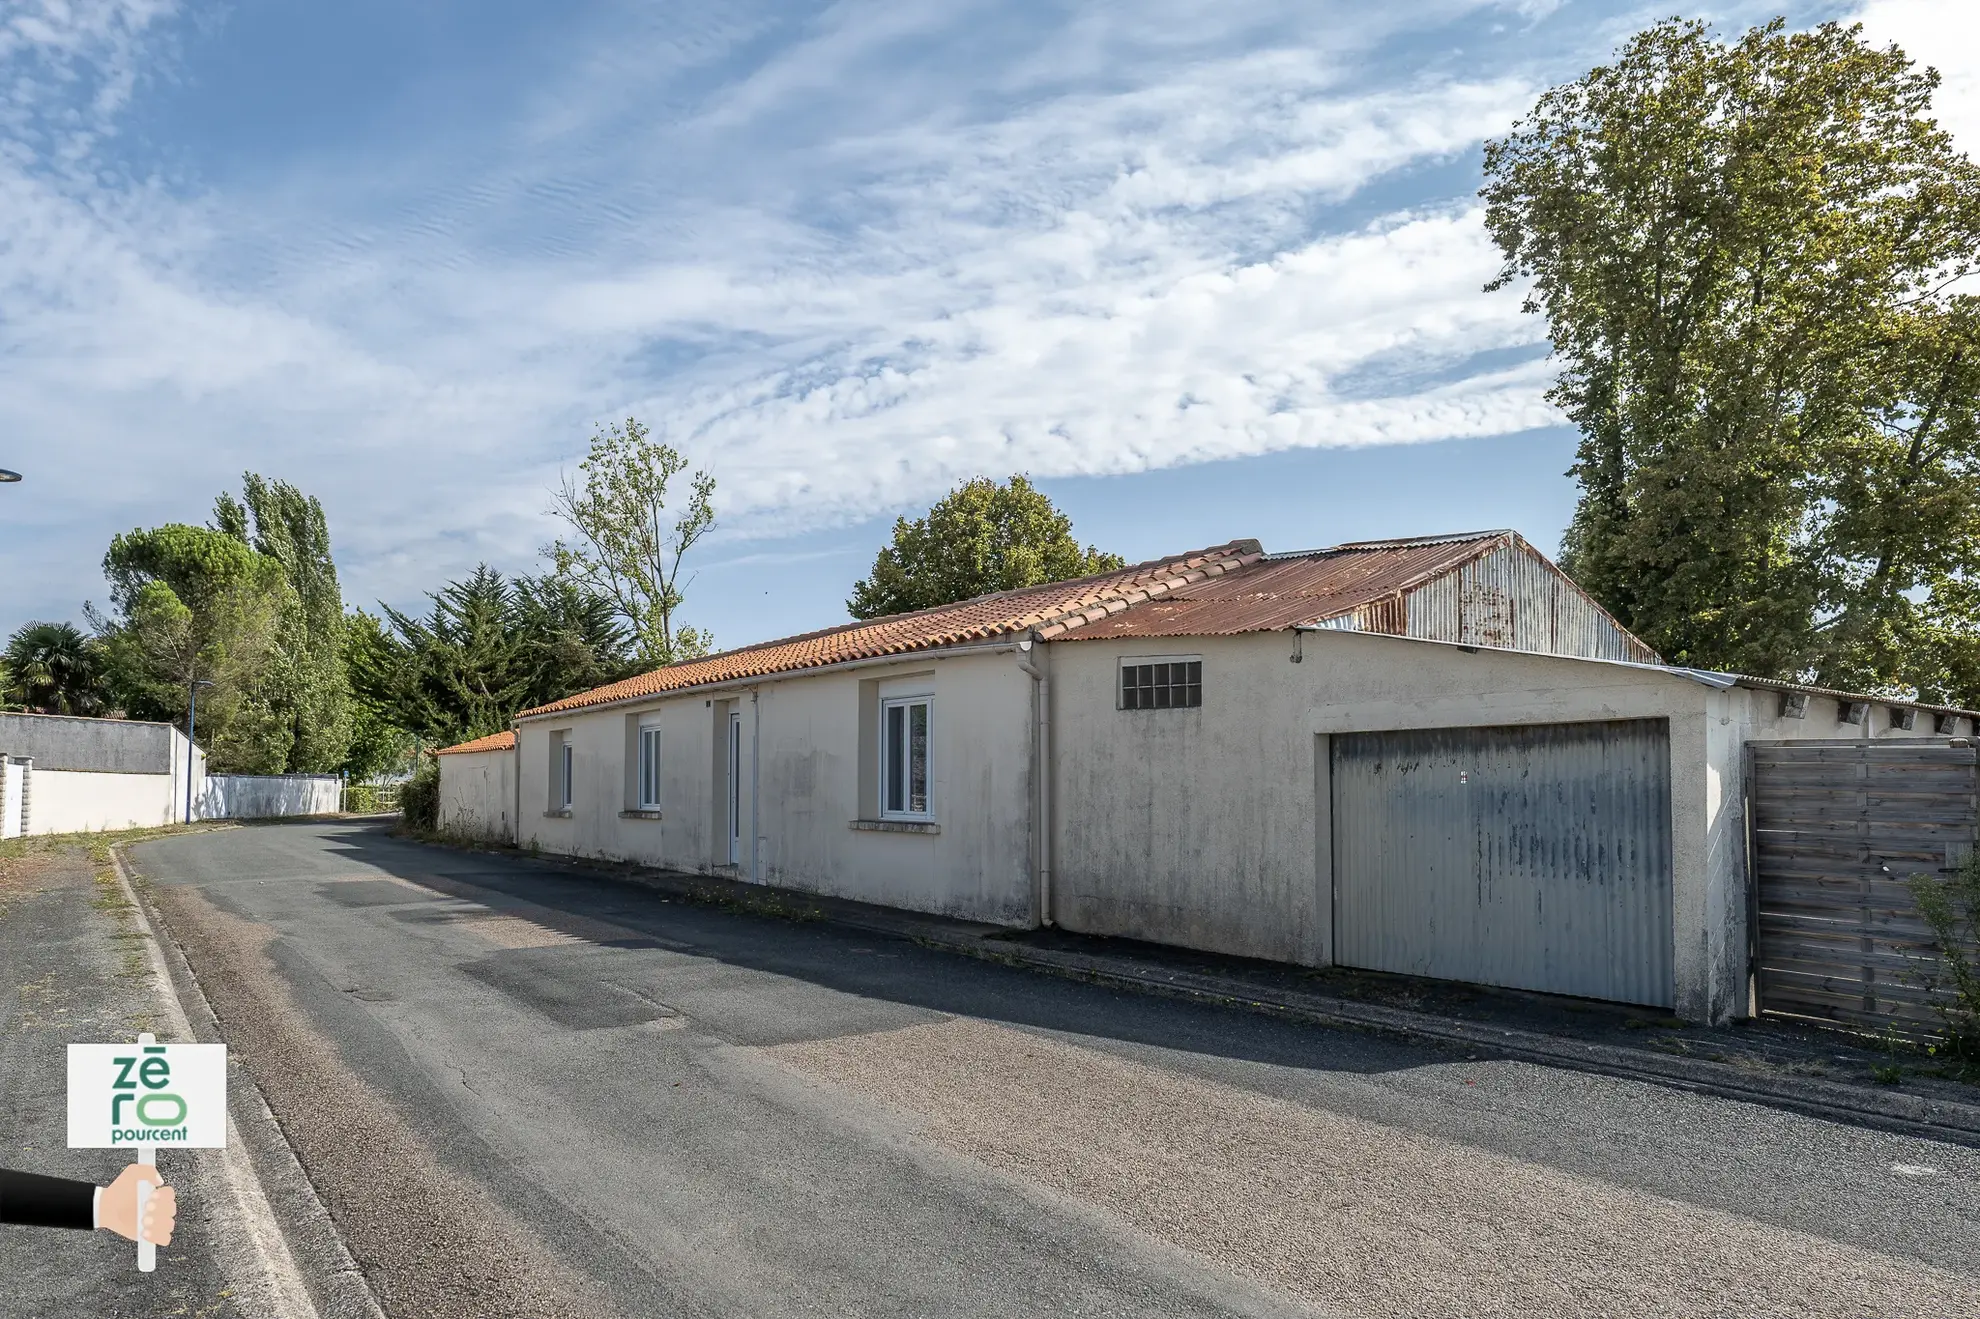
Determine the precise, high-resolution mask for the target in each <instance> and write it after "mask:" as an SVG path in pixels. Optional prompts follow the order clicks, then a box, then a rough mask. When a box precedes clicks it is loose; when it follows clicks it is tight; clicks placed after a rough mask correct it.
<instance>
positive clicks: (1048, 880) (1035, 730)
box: [1017, 640, 1052, 927]
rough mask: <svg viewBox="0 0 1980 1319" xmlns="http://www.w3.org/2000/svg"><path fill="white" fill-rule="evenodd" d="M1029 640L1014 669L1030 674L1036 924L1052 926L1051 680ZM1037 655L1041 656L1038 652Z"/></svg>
mask: <svg viewBox="0 0 1980 1319" xmlns="http://www.w3.org/2000/svg"><path fill="white" fill-rule="evenodd" d="M1032 644H1033V643H1032V641H1031V640H1025V641H1020V642H1019V643H1018V649H1017V659H1018V667H1019V668H1020V669H1023V670H1024V671H1025V672H1026V673H1027V674H1030V675H1031V703H1032V705H1033V707H1034V708H1035V709H1036V710H1037V712H1038V713H1037V720H1036V722H1034V723H1033V725H1032V729H1031V754H1032V763H1033V764H1034V765H1035V766H1036V771H1037V776H1038V798H1037V800H1036V801H1035V802H1034V803H1033V805H1032V810H1033V818H1034V819H1035V820H1036V821H1037V830H1036V832H1037V835H1038V893H1037V899H1036V900H1037V903H1038V910H1037V917H1038V924H1039V925H1040V926H1043V927H1050V926H1051V924H1052V679H1051V678H1050V677H1048V676H1047V675H1046V673H1045V671H1044V670H1043V669H1041V668H1040V667H1039V666H1038V665H1036V664H1034V663H1033V662H1032V659H1031V648H1032ZM1040 654H1043V652H1042V651H1041V652H1040Z"/></svg>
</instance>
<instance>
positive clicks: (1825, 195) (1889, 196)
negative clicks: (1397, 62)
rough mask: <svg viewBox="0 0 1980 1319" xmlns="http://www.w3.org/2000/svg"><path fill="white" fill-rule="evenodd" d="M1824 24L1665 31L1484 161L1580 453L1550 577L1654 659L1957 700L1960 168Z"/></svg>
mask: <svg viewBox="0 0 1980 1319" xmlns="http://www.w3.org/2000/svg"><path fill="white" fill-rule="evenodd" d="M1936 85H1937V76H1936V75H1935V74H1934V73H1932V72H1931V71H1930V70H1929V69H1926V70H1921V69H1918V68H1916V67H1915V66H1913V65H1912V63H1911V62H1910V61H1909V60H1908V59H1907V58H1906V57H1905V56H1904V54H1903V53H1902V52H1900V51H1898V50H1897V49H1895V48H1884V49H1879V48H1875V47H1872V46H1870V45H1868V44H1866V43H1865V42H1864V41H1863V40H1862V39H1861V35H1860V31H1859V30H1858V29H1857V28H1853V27H1844V26H1840V25H1837V24H1824V25H1822V26H1820V27H1817V28H1815V29H1813V30H1812V31H1806V32H1790V31H1788V30H1787V29H1786V28H1785V26H1784V24H1782V23H1781V22H1778V21H1777V22H1775V23H1772V24H1769V25H1767V26H1765V27H1761V28H1756V29H1754V30H1752V31H1749V32H1747V33H1745V34H1743V35H1742V36H1741V37H1739V38H1738V39H1737V40H1732V41H1722V40H1720V39H1718V38H1716V37H1715V36H1714V35H1713V34H1712V32H1711V31H1710V30H1709V29H1708V28H1707V27H1706V26H1705V25H1704V24H1701V23H1694V22H1684V21H1679V20H1672V21H1669V22H1666V23H1662V24H1659V25H1657V26H1655V27H1652V28H1650V29H1648V30H1647V31H1645V32H1643V33H1641V34H1639V35H1638V36H1637V37H1635V38H1634V39H1632V40H1631V41H1630V42H1628V43H1627V44H1626V45H1625V46H1624V47H1623V48H1622V50H1621V51H1620V52H1619V53H1618V55H1617V58H1616V60H1615V62H1614V63H1612V64H1610V65H1606V66H1604V67H1601V68H1598V69H1595V70H1593V71H1591V72H1590V73H1588V74H1587V75H1586V76H1585V77H1582V78H1580V79H1578V80H1576V81H1574V82H1572V83H1569V84H1566V85H1564V86H1561V87H1556V88H1554V89H1552V90H1551V91H1548V92H1547V93H1545V94H1544V95H1543V96H1542V97H1541V98H1540V100H1539V102H1538V104H1536V105H1535V107H1534V108H1533V110H1532V111H1531V113H1530V114H1529V115H1527V116H1526V117H1525V118H1524V119H1522V120H1521V121H1520V122H1519V123H1517V124H1516V125H1514V127H1513V129H1512V131H1511V132H1510V133H1508V134H1507V135H1506V136H1505V137H1504V138H1501V139H1499V140H1497V141H1493V142H1491V143H1488V144H1487V147H1486V153H1485V171H1486V175H1487V180H1488V182H1487V185H1486V187H1485V189H1484V192H1483V196H1484V198H1485V202H1486V223H1487V226H1488V228H1489V229H1490V231H1491V234H1492V236H1493V238H1494V239H1495V240H1496V241H1497V243H1498V245H1499V247H1500V249H1501V251H1502V252H1503V254H1504V257H1505V263H1504V266H1503V268H1502V270H1501V272H1500V275H1499V278H1498V280H1497V281H1496V283H1495V284H1494V286H1493V287H1500V286H1505V285H1508V284H1515V283H1524V284H1525V286H1526V287H1527V288H1528V290H1529V291H1528V294H1527V302H1526V306H1527V309H1528V310H1530V311H1537V312H1541V313H1544V314H1545V315H1546V317H1547V322H1548V328H1549V332H1550V335H1551V337H1552V340H1553V346H1554V350H1555V353H1556V355H1557V358H1558V360H1559V361H1560V364H1561V372H1560V376H1559V378H1558V381H1557V383H1556V384H1555V386H1554V388H1553V390H1552V393H1551V395H1550V397H1551V398H1552V399H1553V401H1554V402H1555V403H1556V404H1557V405H1558V406H1559V407H1560V408H1561V409H1562V410H1563V411H1564V412H1565V413H1566V414H1567V415H1568V417H1569V418H1570V419H1571V420H1572V421H1573V423H1574V424H1575V425H1576V426H1577V427H1578V428H1579V430H1580V432H1581V444H1580V449H1579V452H1578V454H1577V457H1576V461H1575V465H1574V467H1573V468H1572V475H1574V476H1575V478H1576V479H1577V480H1578V481H1579V483H1580V485H1581V491H1582V494H1581V500H1580V503H1579V506H1578V507H1577V510H1576V513H1575V517H1574V521H1573V524H1572V526H1571V527H1570V529H1569V531H1568V534H1567V537H1566V540H1565V544H1564V546H1563V550H1564V553H1563V561H1564V566H1566V567H1567V568H1568V570H1569V571H1570V572H1571V573H1573V574H1574V575H1575V577H1576V578H1577V579H1578V580H1579V581H1580V582H1581V583H1582V584H1583V585H1584V586H1586V587H1587V588H1588V589H1589V590H1590V591H1591V592H1592V593H1593V594H1594V595H1595V596H1596V597H1597V598H1598V599H1600V600H1601V601H1602V602H1603V603H1604V604H1605V605H1606V606H1608V608H1609V609H1610V610H1611V611H1612V612H1614V613H1615V614H1616V615H1617V616H1618V618H1620V619H1621V621H1622V622H1623V623H1624V624H1625V625H1627V626H1629V627H1630V628H1632V629H1634V630H1635V631H1637V632H1638V633H1639V634H1641V635H1642V636H1643V637H1644V638H1645V639H1646V640H1648V641H1649V642H1650V643H1651V644H1652V645H1654V646H1656V647H1657V648H1658V649H1659V650H1660V651H1662V652H1663V653H1664V655H1665V656H1666V657H1667V658H1669V659H1671V660H1674V661H1677V662H1681V663H1688V664H1696V665H1705V666H1710V667H1715V668H1725V669H1736V670H1742V671H1746V672H1752V673H1759V674H1763V675H1769V676H1780V677H1814V678H1818V679H1820V680H1821V681H1824V682H1828V683H1832V684H1836V685H1843V686H1851V687H1866V686H1867V687H1878V688H1884V689H1895V690H1906V691H1909V690H1917V691H1920V692H1922V693H1924V694H1926V695H1927V696H1932V697H1940V698H1946V697H1958V698H1959V699H1963V700H1967V701H1969V702H1970V701H1971V700H1973V699H1976V698H1980V688H1976V687H1975V686H1974V685H1973V684H1974V681H1975V678H1976V677H1980V674H1976V672H1975V668H1976V666H1975V657H1974V645H1973V637H1974V635H1975V634H1974V632H1973V623H1974V622H1975V618H1974V609H1973V605H1974V589H1975V588H1974V583H1975V582H1976V580H1980V503H1977V502H1976V501H1980V484H1976V476H1980V461H1976V460H1977V459H1980V435H1977V434H1976V427H1975V415H1976V400H1977V399H1980V353H1976V349H1977V348H1980V340H1976V333H1975V325H1976V308H1975V303H1974V300H1973V299H1972V298H1971V297H1966V296H1961V295H1960V294H1959V293H1958V292H1957V291H1956V290H1955V289H1954V288H1952V287H1951V286H1952V284H1953V282H1954V281H1955V280H1956V279H1957V278H1958V277H1960V276H1961V275H1963V274H1965V273H1966V272H1968V271H1970V270H1971V269H1973V267H1974V264H1975V261H1976V258H1980V171H1977V170H1976V169H1975V167H1974V165H1973V163H1972V162H1971V161H1969V160H1968V159H1967V158H1966V157H1965V156H1964V155H1962V154H1961V153H1960V152H1959V151H1957V150H1956V149H1955V148H1954V146H1953V144H1952V142H1951V139H1950V138H1949V137H1948V136H1947V135H1946V134H1945V133H1944V132H1943V131H1941V130H1940V129H1939V128H1938V127H1937V125H1936V124H1935V122H1934V121H1933V120H1932V118H1931V98H1932V93H1933V90H1934V88H1935V86H1936Z"/></svg>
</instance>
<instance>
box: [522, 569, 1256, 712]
mask: <svg viewBox="0 0 1980 1319" xmlns="http://www.w3.org/2000/svg"><path fill="white" fill-rule="evenodd" d="M1263 552H1264V551H1263V549H1262V547H1261V546H1260V545H1259V543H1258V542H1257V541H1256V540H1253V539H1249V538H1246V539H1238V540H1229V541H1225V542H1224V543H1222V544H1220V545H1211V546H1206V547H1205V548H1203V549H1197V550H1188V551H1185V552H1183V553H1181V554H1172V555H1168V556H1166V557H1163V558H1159V559H1149V560H1146V561H1144V562H1141V563H1136V564H1129V565H1126V566H1123V567H1120V568H1110V569H1108V570H1106V571H1104V572H1098V573H1088V574H1086V575H1085V576H1083V577H1070V578H1066V579H1065V580H1063V581H1057V582H1039V583H1037V584H1035V585H1032V586H1019V587H1013V588H1011V589H1009V590H1006V591H989V592H985V593H984V594H982V595H977V596H971V597H969V598H968V599H966V600H953V601H950V602H949V603H947V604H940V605H931V606H929V607H928V608H925V609H913V610H908V611H906V612H904V613H899V614H883V615H880V616H879V617H877V618H863V619H853V620H852V621H850V622H846V623H837V624H834V625H833V626H831V627H826V628H819V629H816V630H814V631H811V632H800V633H797V634H795V635H792V636H787V637H775V638H772V639H770V640H767V641H759V642H756V643H754V644H752V645H748V646H738V647H736V648H735V649H733V650H724V651H717V652H716V653H715V654H712V655H702V656H697V657H696V658H694V659H691V660H681V661H679V662H677V663H674V664H669V665H664V666H662V667H661V668H658V669H650V670H648V671H646V672H644V673H638V674H634V675H632V676H631V677H628V678H624V679H621V680H620V681H619V682H616V683H606V684H603V685H601V686H598V687H594V688H592V689H590V690H589V691H584V692H577V693H573V694H572V695H570V696H566V697H563V698H561V699H560V700H556V701H550V702H547V703H545V704H543V705H539V706H535V707H532V708H531V709H528V710H524V711H522V712H521V713H520V714H519V715H518V716H517V718H530V717H532V716H536V715H541V714H551V713H559V712H562V711H564V710H567V709H578V708H582V707H585V706H591V705H603V704H606V703H609V702H611V701H616V700H621V699H632V698H635V697H639V696H644V695H658V694H659V693H660V692H661V691H664V690H667V688H666V687H665V686H656V687H651V688H647V687H646V684H648V683H650V682H651V681H652V680H653V679H654V678H655V677H657V676H658V675H661V674H665V673H668V672H670V671H678V670H686V669H690V668H693V667H694V666H699V665H706V666H709V667H710V668H711V669H716V670H719V669H720V668H721V667H722V666H721V665H720V664H719V663H718V661H724V660H727V661H730V662H731V665H732V666H733V665H734V664H735V662H737V661H741V662H742V666H743V667H741V668H740V669H738V670H736V671H732V672H728V673H724V674H721V675H720V676H711V677H710V678H709V679H708V681H710V682H725V681H736V680H741V679H745V678H749V677H761V676H764V675H767V674H770V673H783V672H796V671H799V670H802V669H806V668H815V667H818V666H819V664H820V663H830V662H835V661H811V660H808V659H804V658H799V659H798V661H797V662H794V663H793V662H785V663H777V662H774V661H769V656H770V655H771V654H772V653H774V652H776V651H778V650H782V649H785V648H788V647H792V646H800V645H803V644H805V643H808V642H816V641H819V640H822V639H824V638H827V637H831V636H835V635H840V634H844V633H848V632H856V631H859V630H861V629H866V628H872V629H887V628H890V627H893V626H895V625H898V624H900V623H902V622H905V621H909V620H913V619H917V618H931V617H935V616H938V615H942V614H950V613H960V612H963V611H966V610H968V609H970V608H971V607H972V606H978V605H983V604H986V603H991V602H995V601H999V600H1010V601H1015V602H1019V603H1022V601H1023V597H1025V596H1026V595H1028V594H1036V595H1040V596H1049V595H1063V594H1064V593H1065V592H1067V591H1068V590H1069V589H1071V590H1073V591H1075V592H1076V594H1075V595H1074V602H1075V603H1073V604H1071V605H1070V606H1068V605H1063V604H1062V605H1060V606H1059V607H1057V608H1055V609H1052V610H1051V611H1050V612H1044V611H1030V612H1023V611H1020V612H1016V613H1014V614H1013V615H1011V616H1010V617H1008V618H1005V619H1001V620H993V621H992V622H990V623H986V624H980V625H975V627H974V629H973V630H974V631H976V633H977V635H980V636H999V635H1004V634H1007V633H1011V632H1016V631H1019V630H1020V629H1024V628H1036V627H1039V626H1041V625H1045V626H1051V625H1053V624H1055V623H1057V622H1058V621H1060V620H1062V619H1065V618H1067V617H1070V616H1072V615H1076V614H1081V613H1087V612H1091V611H1092V610H1094V609H1095V608H1096V607H1103V606H1105V605H1107V604H1108V603H1109V602H1112V601H1120V600H1125V599H1127V598H1129V597H1133V598H1135V599H1137V600H1139V599H1149V598H1152V597H1154V596H1156V595H1161V594H1166V593H1167V591H1168V590H1171V589H1174V587H1175V586H1178V585H1182V584H1184V582H1186V581H1198V580H1201V579H1202V577H1203V576H1205V575H1214V574H1206V573H1205V572H1204V568H1205V566H1206V565H1211V564H1217V565H1220V566H1217V567H1216V568H1215V572H1223V571H1226V570H1227V568H1228V567H1230V566H1236V564H1238V563H1242V562H1250V561H1253V560H1255V559H1256V558H1257V557H1259V556H1260V555H1262V554H1263ZM1082 586H1085V587H1089V588H1090V589H1088V590H1086V591H1083V592H1082V591H1079V590H1078V588H1080V587H1082ZM1124 607H1125V605H1124V604H1116V605H1115V606H1114V608H1112V609H1106V608H1103V609H1102V614H1101V615H1099V616H1104V614H1105V613H1107V612H1117V611H1118V609H1120V608H1124ZM963 635H964V636H967V635H968V630H966V631H965V632H964V634H963ZM949 644H953V639H945V634H944V633H942V632H941V631H939V630H938V631H936V632H935V633H934V634H933V635H932V636H926V635H925V636H923V637H922V638H921V639H920V640H913V639H910V640H908V641H907V642H906V644H899V645H894V644H889V643H888V642H887V641H885V640H884V639H883V640H879V641H878V648H877V653H878V654H903V655H904V654H911V653H913V652H915V651H920V650H931V649H936V648H938V647H940V646H943V645H949ZM754 655H763V656H764V657H765V659H766V661H769V662H767V663H766V664H765V665H764V667H762V668H761V669H758V670H752V669H750V668H749V667H748V661H749V657H751V656H754ZM682 685H683V686H699V685H701V684H700V683H698V682H690V683H685V684H682Z"/></svg>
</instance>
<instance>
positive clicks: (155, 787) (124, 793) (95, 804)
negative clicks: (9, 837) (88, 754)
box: [26, 769, 183, 834]
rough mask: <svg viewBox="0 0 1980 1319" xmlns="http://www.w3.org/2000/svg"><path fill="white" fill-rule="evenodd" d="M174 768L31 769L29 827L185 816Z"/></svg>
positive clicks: (119, 824)
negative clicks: (165, 770) (133, 770)
mask: <svg viewBox="0 0 1980 1319" xmlns="http://www.w3.org/2000/svg"><path fill="white" fill-rule="evenodd" d="M177 782H178V776H177V775H174V774H164V773H161V774H107V773H95V772H92V771H89V770H76V769H35V770H31V771H30V772H29V773H28V775H27V787H26V797H27V804H28V808H27V814H28V825H27V832H28V833H31V834H75V833H100V832H102V831H104V830H106V829H152V828H156V827H158V826H159V825H164V824H171V823H172V822H173V821H175V820H177V819H178V818H179V815H178V813H177V812H178V810H180V809H183V806H182V804H181V803H179V802H177V801H176V800H175V798H174V793H173V788H174V786H175V785H176V784H177Z"/></svg>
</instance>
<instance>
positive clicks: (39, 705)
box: [0, 623, 104, 715]
mask: <svg viewBox="0 0 1980 1319" xmlns="http://www.w3.org/2000/svg"><path fill="white" fill-rule="evenodd" d="M102 670H103V665H102V656H101V654H100V653H99V648H98V647H97V645H96V644H95V643H94V642H93V641H91V640H90V638H89V637H87V636H85V635H84V634H83V632H82V630H81V629H80V628H78V627H77V626H76V625H75V624H74V623H27V624H23V625H22V626H21V627H20V628H18V629H16V630H15V632H14V634H13V635H12V636H11V637H9V638H7V649H6V651H5V652H4V653H0V677H3V678H4V682H0V696H4V698H5V699H6V700H8V701H10V702H12V703H14V704H17V705H20V706H22V707H24V708H26V709H27V710H30V711H32V712H35V713H39V714H80V715H93V714H100V713H102V710H103V696H104V692H103V671H102Z"/></svg>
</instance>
